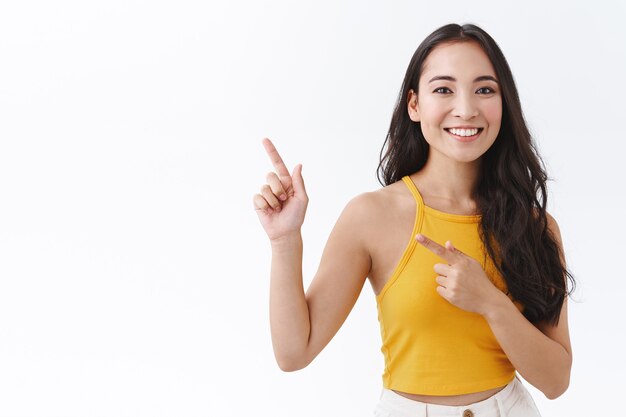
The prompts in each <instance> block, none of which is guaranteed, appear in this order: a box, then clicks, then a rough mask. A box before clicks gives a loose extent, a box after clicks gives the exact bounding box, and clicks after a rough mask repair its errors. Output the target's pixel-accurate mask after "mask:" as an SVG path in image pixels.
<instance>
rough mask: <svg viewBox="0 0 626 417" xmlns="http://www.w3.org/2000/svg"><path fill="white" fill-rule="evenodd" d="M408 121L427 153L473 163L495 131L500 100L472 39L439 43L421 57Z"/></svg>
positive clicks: (487, 63) (484, 57) (493, 75)
mask: <svg viewBox="0 0 626 417" xmlns="http://www.w3.org/2000/svg"><path fill="white" fill-rule="evenodd" d="M408 111H409V116H410V118H411V120H413V121H415V122H420V124H421V128H422V133H423V134H424V137H425V138H426V141H427V142H428V144H429V145H430V151H431V152H432V151H433V150H434V151H435V152H439V153H441V154H443V155H445V156H447V157H448V158H451V159H453V160H456V161H460V162H470V161H474V160H476V159H478V158H480V156H482V155H483V154H484V153H485V152H486V151H487V150H488V149H489V147H491V145H492V144H493V142H494V141H495V140H496V137H497V136H498V132H499V131H500V121H501V119H502V96H501V95H500V88H499V85H498V81H497V78H496V73H495V71H494V69H493V66H492V65H491V61H490V60H489V58H488V57H487V54H486V53H485V52H484V51H483V50H482V48H481V47H480V46H479V45H478V44H477V43H475V42H473V41H467V42H455V43H446V44H441V45H439V46H437V47H435V48H434V49H433V50H432V51H431V52H430V54H429V55H428V56H427V57H426V60H425V62H424V68H423V72H422V74H421V77H420V80H419V92H418V94H417V96H416V95H415V93H414V91H413V90H411V91H410V92H409V102H408Z"/></svg>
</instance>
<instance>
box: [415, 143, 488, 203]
mask: <svg viewBox="0 0 626 417" xmlns="http://www.w3.org/2000/svg"><path fill="white" fill-rule="evenodd" d="M480 161H481V160H480V159H478V160H475V161H471V162H460V161H455V160H451V159H449V158H446V157H443V158H442V157H437V156H436V153H435V152H432V149H431V152H429V155H428V160H427V161H426V164H425V165H424V167H423V168H422V169H421V170H420V171H419V172H418V173H417V174H415V175H416V176H418V177H420V178H422V179H424V180H425V181H426V182H427V183H428V192H429V193H430V194H431V195H432V196H434V197H437V198H441V199H444V200H448V201H450V202H451V203H453V204H458V205H468V203H472V202H473V201H474V195H475V191H476V188H477V186H478V181H479V176H480Z"/></svg>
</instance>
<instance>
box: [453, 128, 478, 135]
mask: <svg viewBox="0 0 626 417" xmlns="http://www.w3.org/2000/svg"><path fill="white" fill-rule="evenodd" d="M448 130H449V131H450V133H452V134H453V135H457V136H474V135H475V134H476V133H478V129H454V128H452V129H448Z"/></svg>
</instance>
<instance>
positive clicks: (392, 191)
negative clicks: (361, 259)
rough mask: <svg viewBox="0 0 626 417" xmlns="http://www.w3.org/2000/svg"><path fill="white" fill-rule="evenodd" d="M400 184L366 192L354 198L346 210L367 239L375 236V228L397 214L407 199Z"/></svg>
mask: <svg viewBox="0 0 626 417" xmlns="http://www.w3.org/2000/svg"><path fill="white" fill-rule="evenodd" d="M400 185H401V184H399V182H396V183H393V184H389V185H387V186H385V187H382V188H379V189H377V190H374V191H366V192H363V193H361V194H358V195H356V196H355V197H353V198H352V199H351V200H350V201H349V202H348V203H347V204H346V208H345V209H344V210H345V211H346V212H347V213H349V214H350V217H353V218H354V219H355V221H357V222H358V223H359V224H360V225H361V227H362V230H363V232H364V233H365V234H366V236H365V237H368V236H369V237H372V236H373V235H374V233H373V228H374V227H376V226H377V225H380V224H381V220H382V219H384V218H388V217H389V216H390V215H393V214H394V213H395V210H396V209H397V207H398V206H399V202H400V201H401V200H402V199H406V193H404V194H403V193H402V191H405V190H404V189H403V188H402V187H401V186H400Z"/></svg>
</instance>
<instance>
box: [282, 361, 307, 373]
mask: <svg viewBox="0 0 626 417" xmlns="http://www.w3.org/2000/svg"><path fill="white" fill-rule="evenodd" d="M276 363H278V367H279V368H280V370H281V371H283V372H295V371H299V370H300V369H304V368H306V367H307V365H308V364H309V363H308V362H306V361H303V360H298V359H294V358H278V357H277V358H276Z"/></svg>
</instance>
